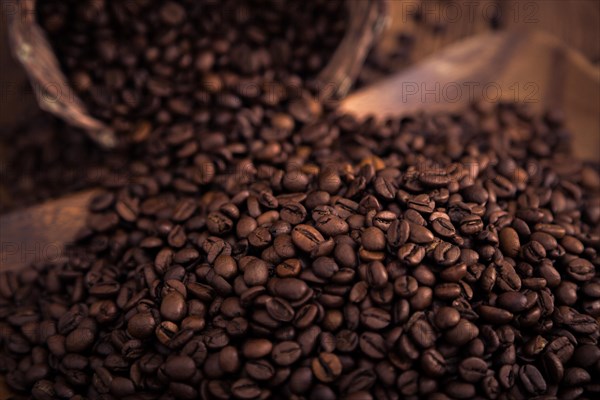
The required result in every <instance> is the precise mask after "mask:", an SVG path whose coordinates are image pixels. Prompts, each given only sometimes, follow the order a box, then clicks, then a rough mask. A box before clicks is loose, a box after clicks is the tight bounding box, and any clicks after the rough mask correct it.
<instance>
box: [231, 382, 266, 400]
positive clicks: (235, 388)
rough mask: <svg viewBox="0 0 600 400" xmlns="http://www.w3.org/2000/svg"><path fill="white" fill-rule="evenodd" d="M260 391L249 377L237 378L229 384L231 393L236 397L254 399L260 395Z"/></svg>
mask: <svg viewBox="0 0 600 400" xmlns="http://www.w3.org/2000/svg"><path fill="white" fill-rule="evenodd" d="M260 393H261V391H260V388H259V386H258V385H257V384H256V382H254V381H252V380H250V379H246V378H242V379H238V380H237V381H235V382H233V384H232V385H231V394H233V396H234V397H235V398H236V399H255V398H257V397H258V396H260Z"/></svg>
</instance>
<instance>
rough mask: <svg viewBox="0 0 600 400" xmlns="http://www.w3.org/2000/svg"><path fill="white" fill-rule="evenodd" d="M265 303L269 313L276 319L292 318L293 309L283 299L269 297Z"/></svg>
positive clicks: (289, 319) (287, 319) (288, 320)
mask: <svg viewBox="0 0 600 400" xmlns="http://www.w3.org/2000/svg"><path fill="white" fill-rule="evenodd" d="M265 305H266V309H267V312H268V313H269V315H270V316H271V317H272V318H273V319H275V320H277V321H282V322H290V321H291V320H292V319H294V309H293V308H292V306H290V305H289V303H288V302H287V301H285V300H283V299H280V298H277V297H271V298H269V299H268V300H267V302H266V303H265Z"/></svg>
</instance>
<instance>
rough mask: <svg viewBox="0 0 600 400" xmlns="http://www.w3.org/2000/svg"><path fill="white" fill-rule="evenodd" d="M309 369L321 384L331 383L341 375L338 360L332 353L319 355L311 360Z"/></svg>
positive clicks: (340, 366) (340, 365)
mask: <svg viewBox="0 0 600 400" xmlns="http://www.w3.org/2000/svg"><path fill="white" fill-rule="evenodd" d="M311 369H312V371H313V374H314V375H315V377H316V378H317V379H318V380H320V381H321V382H325V383H328V382H333V381H334V380H336V379H337V378H338V377H339V376H340V374H341V373H342V364H341V362H340V359H339V358H338V357H337V356H336V355H335V354H333V353H320V354H319V355H318V356H317V357H315V358H313V360H312V362H311Z"/></svg>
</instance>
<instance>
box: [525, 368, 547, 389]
mask: <svg viewBox="0 0 600 400" xmlns="http://www.w3.org/2000/svg"><path fill="white" fill-rule="evenodd" d="M519 380H520V382H521V384H522V385H523V387H524V388H525V390H526V391H527V393H530V394H534V395H535V394H541V393H544V392H545V391H546V388H547V386H546V381H545V380H544V377H543V376H542V374H541V373H540V371H539V370H538V369H537V368H536V367H535V366H533V365H531V364H527V365H524V366H522V367H521V368H520V369H519Z"/></svg>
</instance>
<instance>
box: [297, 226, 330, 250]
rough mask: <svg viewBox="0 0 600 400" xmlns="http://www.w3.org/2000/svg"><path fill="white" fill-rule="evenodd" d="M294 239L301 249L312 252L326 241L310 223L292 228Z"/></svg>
mask: <svg viewBox="0 0 600 400" xmlns="http://www.w3.org/2000/svg"><path fill="white" fill-rule="evenodd" d="M292 241H293V242H294V245H296V246H297V247H298V248H299V249H301V250H303V251H306V252H311V251H313V250H314V249H316V248H317V246H319V245H320V244H321V243H323V242H324V241H325V239H324V238H323V235H321V233H319V231H317V230H316V229H315V228H313V227H312V226H310V225H297V226H295V227H294V229H293V230H292Z"/></svg>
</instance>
